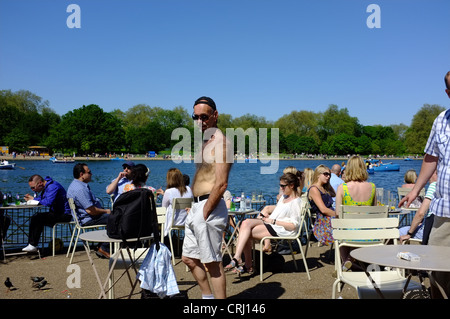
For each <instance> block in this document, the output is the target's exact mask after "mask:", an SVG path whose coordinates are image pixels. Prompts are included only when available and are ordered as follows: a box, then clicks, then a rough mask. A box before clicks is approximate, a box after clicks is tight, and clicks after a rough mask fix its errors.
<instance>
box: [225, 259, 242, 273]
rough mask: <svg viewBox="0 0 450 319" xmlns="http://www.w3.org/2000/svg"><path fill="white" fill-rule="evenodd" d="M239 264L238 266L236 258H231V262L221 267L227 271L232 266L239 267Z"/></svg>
mask: <svg viewBox="0 0 450 319" xmlns="http://www.w3.org/2000/svg"><path fill="white" fill-rule="evenodd" d="M239 266H240V264H239V262H238V260H237V259H236V258H233V259H232V260H231V262H230V263H229V264H228V265H226V266H225V267H223V269H224V270H225V271H229V270H231V269H233V268H236V267H239Z"/></svg>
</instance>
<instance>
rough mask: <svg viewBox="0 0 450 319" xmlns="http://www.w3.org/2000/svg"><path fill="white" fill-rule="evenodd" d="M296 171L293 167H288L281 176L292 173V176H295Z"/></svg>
mask: <svg viewBox="0 0 450 319" xmlns="http://www.w3.org/2000/svg"><path fill="white" fill-rule="evenodd" d="M297 172H298V170H297V169H296V168H295V167H294V166H288V167H286V168H285V169H284V170H283V174H286V173H292V174H294V175H295V174H297Z"/></svg>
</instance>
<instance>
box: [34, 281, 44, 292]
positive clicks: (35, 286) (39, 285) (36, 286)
mask: <svg viewBox="0 0 450 319" xmlns="http://www.w3.org/2000/svg"><path fill="white" fill-rule="evenodd" d="M46 284H47V280H42V281H40V282H35V283H33V288H38V289H39V290H41V289H42V288H44V287H45V285H46Z"/></svg>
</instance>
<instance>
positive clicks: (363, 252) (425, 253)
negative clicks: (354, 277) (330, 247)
mask: <svg viewBox="0 0 450 319" xmlns="http://www.w3.org/2000/svg"><path fill="white" fill-rule="evenodd" d="M399 252H410V253H414V254H416V255H419V257H420V260H419V261H409V260H404V259H401V258H398V257H397V254H398V253H399ZM350 255H351V256H352V257H353V258H355V259H357V260H360V261H363V262H365V263H369V264H376V265H382V266H389V267H396V268H403V269H415V270H429V271H444V272H450V247H445V246H430V245H382V246H371V247H364V248H357V249H354V250H352V251H351V252H350Z"/></svg>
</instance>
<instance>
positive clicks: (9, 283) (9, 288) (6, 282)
mask: <svg viewBox="0 0 450 319" xmlns="http://www.w3.org/2000/svg"><path fill="white" fill-rule="evenodd" d="M5 286H6V288H8V291H10V290H11V288H13V287H14V285H13V284H12V282H11V280H10V279H9V277H6V280H5Z"/></svg>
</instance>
